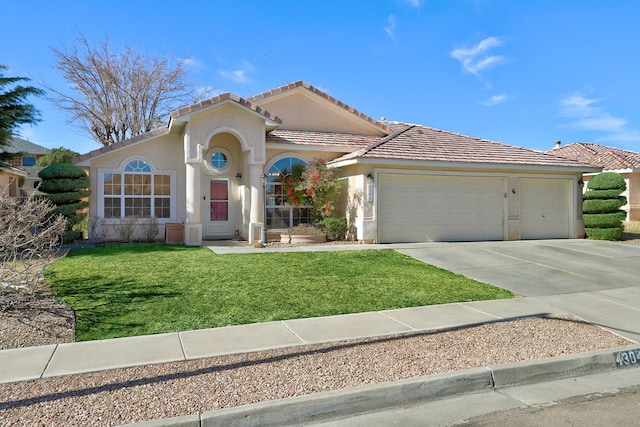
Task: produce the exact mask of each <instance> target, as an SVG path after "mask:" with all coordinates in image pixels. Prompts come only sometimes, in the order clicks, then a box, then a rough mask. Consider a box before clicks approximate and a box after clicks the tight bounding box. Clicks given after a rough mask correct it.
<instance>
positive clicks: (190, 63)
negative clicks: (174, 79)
mask: <svg viewBox="0 0 640 427" xmlns="http://www.w3.org/2000/svg"><path fill="white" fill-rule="evenodd" d="M180 62H181V63H182V64H183V65H184V66H185V67H187V68H189V69H191V70H199V69H202V68H204V63H203V62H202V61H199V60H197V59H195V58H191V57H187V58H181V59H180Z"/></svg>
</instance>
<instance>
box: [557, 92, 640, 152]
mask: <svg viewBox="0 0 640 427" xmlns="http://www.w3.org/2000/svg"><path fill="white" fill-rule="evenodd" d="M600 102H602V101H601V100H599V99H594V98H587V97H586V96H584V95H583V94H582V93H581V92H574V93H572V94H571V95H568V96H566V97H564V98H562V99H560V102H559V114H560V116H562V117H567V118H569V119H572V121H570V122H569V123H568V124H567V127H568V128H570V129H573V130H578V131H594V132H602V133H604V135H600V136H596V137H595V138H594V139H593V140H594V141H625V142H637V141H640V134H638V132H637V131H634V130H631V129H629V128H628V126H627V125H628V121H627V120H626V119H624V118H622V117H616V116H614V115H612V114H611V113H609V112H608V111H606V110H605V108H603V107H601V106H600V105H599V103H600Z"/></svg>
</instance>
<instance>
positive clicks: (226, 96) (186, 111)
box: [170, 92, 282, 124]
mask: <svg viewBox="0 0 640 427" xmlns="http://www.w3.org/2000/svg"><path fill="white" fill-rule="evenodd" d="M227 101H230V102H233V103H236V104H238V105H240V106H242V107H244V108H246V109H248V110H250V111H253V112H255V113H256V114H259V115H261V116H263V117H264V118H265V119H267V120H270V121H273V122H275V123H278V124H279V123H282V119H281V118H279V117H278V116H276V115H275V114H272V113H270V112H269V111H267V110H265V109H264V108H261V107H260V106H258V105H257V104H253V103H251V102H249V101H248V100H247V99H245V98H242V97H240V96H238V95H235V94H233V93H231V92H226V93H222V94H220V95H217V96H214V97H213V98H209V99H205V100H204V101H200V102H196V103H194V104H191V105H187V106H184V107H181V108H178V109H177V110H174V111H172V112H171V113H170V117H171V119H172V120H174V119H179V118H183V117H185V116H189V115H191V114H192V113H195V112H200V111H203V110H205V109H208V108H211V107H215V106H217V105H219V104H221V103H224V102H227Z"/></svg>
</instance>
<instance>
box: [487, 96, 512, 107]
mask: <svg viewBox="0 0 640 427" xmlns="http://www.w3.org/2000/svg"><path fill="white" fill-rule="evenodd" d="M508 99H509V97H508V96H507V95H504V94H502V95H493V96H491V97H490V98H487V99H485V100H484V101H480V104H482V105H484V106H487V107H491V106H493V105H498V104H502V103H503V102H506V101H507V100H508Z"/></svg>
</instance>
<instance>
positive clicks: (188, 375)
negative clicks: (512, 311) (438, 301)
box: [0, 316, 628, 426]
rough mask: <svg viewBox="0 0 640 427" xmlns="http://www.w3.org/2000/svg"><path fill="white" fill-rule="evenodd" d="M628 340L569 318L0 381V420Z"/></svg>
mask: <svg viewBox="0 0 640 427" xmlns="http://www.w3.org/2000/svg"><path fill="white" fill-rule="evenodd" d="M627 344H628V342H627V341H626V340H624V339H622V338H620V337H618V336H616V335H614V334H611V333H609V332H606V331H604V330H602V329H600V328H598V327H595V326H593V325H589V324H586V323H583V322H580V321H578V320H577V319H575V318H571V317H568V316H567V317H559V318H541V319H520V320H515V321H509V322H498V323H492V324H487V325H482V326H476V327H470V328H463V329H458V330H452V331H444V332H437V333H423V334H414V335H397V336H391V337H385V338H377V339H368V340H356V341H345V342H340V343H332V344H326V345H311V346H302V347H291V348H287V349H278V350H270V351H261V352H255V353H247V354H240V355H231V356H222V357H215V358H207V359H200V360H196V361H187V362H177V363H166V364H159V365H150V366H144V367H136V368H129V369H118V370H112V371H105V372H97V373H91V374H83V375H69V376H64V377H57V378H48V379H42V380H36V381H25V382H19V383H11V384H3V385H0V424H1V425H3V426H27V425H28V426H32V425H46V426H58V425H60V426H62V425H64V426H86V425H104V426H108V425H118V424H126V423H131V422H137V421H145V420H152V419H159V418H168V417H175V416H182V415H188V414H196V413H198V412H205V411H211V410H216V409H221V408H228V407H233V406H239V405H245V404H249V403H255V402H260V401H264V400H272V399H281V398H286V397H291V396H298V395H303V394H311V393H318V392H323V391H328V390H336V389H343V388H347V387H354V386H359V385H366V384H372V383H380V382H386V381H395V380H399V379H404V378H411V377H416V376H423V375H432V374H436V373H443V372H450V371H455V370H460V369H467V368H473V367H479V366H487V365H495V364H501V363H511V362H518V361H522V360H531V359H542V358H547V357H554V356H562V355H566V354H571V353H578V352H584V351H591V350H597V349H605V348H612V347H618V346H622V345H627Z"/></svg>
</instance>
